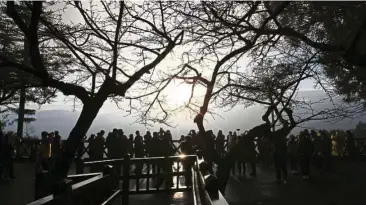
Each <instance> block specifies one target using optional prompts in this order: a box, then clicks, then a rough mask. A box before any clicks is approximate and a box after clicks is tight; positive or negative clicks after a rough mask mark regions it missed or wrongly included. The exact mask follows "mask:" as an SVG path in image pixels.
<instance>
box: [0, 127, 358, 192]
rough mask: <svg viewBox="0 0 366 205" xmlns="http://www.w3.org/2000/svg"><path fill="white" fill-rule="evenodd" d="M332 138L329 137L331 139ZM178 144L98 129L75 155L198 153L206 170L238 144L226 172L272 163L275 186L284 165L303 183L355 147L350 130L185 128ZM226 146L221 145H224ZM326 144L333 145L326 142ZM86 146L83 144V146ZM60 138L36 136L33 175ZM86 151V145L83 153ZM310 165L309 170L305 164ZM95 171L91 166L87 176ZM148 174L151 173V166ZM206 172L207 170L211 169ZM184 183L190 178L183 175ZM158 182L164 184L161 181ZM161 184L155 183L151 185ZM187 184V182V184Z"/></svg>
mask: <svg viewBox="0 0 366 205" xmlns="http://www.w3.org/2000/svg"><path fill="white" fill-rule="evenodd" d="M331 136H333V137H334V138H333V139H332V137H331ZM0 139H1V140H0V153H1V155H0V174H1V178H2V179H6V180H8V179H9V178H13V177H14V171H13V154H12V153H13V152H14V147H13V145H14V144H17V143H14V139H16V137H15V135H14V134H13V133H8V134H4V133H2V132H0ZM178 142H179V145H178V146H175V145H174V143H173V137H172V134H171V132H170V131H169V130H166V131H164V130H163V129H162V128H160V130H159V131H158V132H153V133H151V132H150V131H147V132H146V133H145V135H143V136H142V135H141V134H140V132H139V131H136V132H135V134H129V135H128V137H127V135H125V133H124V132H123V130H122V129H113V131H112V132H109V133H108V134H107V136H105V131H104V130H101V131H100V132H99V133H97V134H92V135H91V136H90V137H89V138H88V139H87V138H86V137H85V138H84V139H83V141H82V143H81V144H80V146H79V149H78V153H77V157H78V158H82V156H83V155H84V154H85V153H87V154H88V155H89V158H90V159H91V160H92V161H98V160H102V159H104V158H109V159H113V158H123V157H124V156H125V155H126V154H130V157H131V158H143V157H168V156H172V155H176V153H177V152H179V151H180V153H181V154H184V155H193V154H197V153H198V152H200V151H201V152H202V151H203V150H204V151H203V152H202V154H203V157H204V159H205V161H206V162H207V163H208V166H209V167H210V169H211V170H212V167H213V162H215V161H216V162H217V161H218V160H220V159H223V158H224V157H225V156H226V154H227V152H228V151H230V150H231V149H233V148H234V147H235V145H236V144H238V143H239V142H240V143H241V147H240V150H241V151H240V154H239V155H238V156H236V159H237V160H236V162H235V163H234V166H233V167H232V170H231V171H232V174H234V175H236V174H239V175H243V176H245V175H246V170H247V165H249V166H250V168H251V173H250V175H251V176H256V175H257V171H256V169H257V168H256V167H257V164H258V163H259V162H260V163H261V164H262V166H263V169H268V168H270V167H271V166H272V165H274V167H275V170H276V177H277V179H278V181H279V182H283V183H286V179H287V175H288V173H287V167H288V166H289V167H290V169H291V171H292V173H293V174H296V173H298V171H300V172H301V174H302V176H303V178H304V179H309V178H310V169H311V168H312V167H315V168H316V169H318V170H321V171H323V172H324V173H329V172H330V171H331V168H332V166H331V165H332V163H331V156H332V151H333V152H335V153H336V154H337V155H338V156H340V157H343V156H345V155H347V156H349V157H351V158H355V157H357V155H358V149H357V148H356V143H355V140H354V137H353V135H352V133H351V132H350V131H347V132H342V131H339V132H337V133H328V132H327V131H319V132H316V131H314V130H312V131H311V132H309V131H308V130H304V131H302V132H300V134H299V135H298V136H294V135H290V136H289V138H286V137H284V138H280V137H273V136H272V137H266V136H264V137H260V138H258V137H256V138H254V139H253V138H251V137H247V134H246V132H244V133H243V134H241V135H237V133H236V132H232V131H230V132H229V134H228V135H227V136H225V135H224V134H223V132H222V131H221V130H220V131H219V132H218V133H217V135H214V134H213V132H212V131H211V130H209V131H207V132H206V134H205V135H201V134H200V133H199V132H196V131H195V130H191V131H190V132H189V133H188V134H187V135H182V136H181V138H180V139H179V140H178ZM226 142H227V144H226ZM332 142H333V143H334V142H335V144H332ZM85 143H88V144H89V145H88V146H85ZM61 147H62V139H61V136H60V135H59V132H58V131H55V132H50V133H48V132H45V131H44V132H42V133H41V142H40V145H39V149H38V150H37V152H36V159H37V160H36V161H37V163H36V172H39V171H40V170H49V169H50V168H51V167H52V166H53V163H54V159H55V158H56V157H57V156H58V155H59V154H60V153H61ZM86 147H88V148H87V149H86ZM311 165H313V166H311ZM172 166H173V164H172V163H171V162H167V163H165V164H163V165H161V166H160V169H161V170H160V171H162V172H171V171H172ZM190 167H191V164H189V163H188V162H186V164H183V168H184V169H186V170H187V169H188V170H189V169H190ZM97 169H99V168H98V167H95V168H93V167H92V170H91V171H92V172H93V171H95V170H97ZM142 169H143V164H136V167H135V173H136V174H141V173H142ZM152 171H153V172H157V171H158V170H157V168H156V167H155V166H153V167H152ZM211 172H212V171H211ZM187 178H188V179H190V176H187ZM165 180H166V181H167V183H168V185H172V184H173V182H172V178H171V177H170V178H167V179H165ZM163 181H164V180H163ZM161 183H162V182H158V184H157V186H159V184H161ZM188 183H189V182H188Z"/></svg>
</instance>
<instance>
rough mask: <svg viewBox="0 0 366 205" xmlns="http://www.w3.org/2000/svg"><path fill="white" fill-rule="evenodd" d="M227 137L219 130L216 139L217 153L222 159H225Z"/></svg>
mask: <svg viewBox="0 0 366 205" xmlns="http://www.w3.org/2000/svg"><path fill="white" fill-rule="evenodd" d="M224 145H225V135H224V134H223V133H222V130H219V132H218V133H217V137H216V152H217V155H218V156H219V158H220V159H222V158H224Z"/></svg>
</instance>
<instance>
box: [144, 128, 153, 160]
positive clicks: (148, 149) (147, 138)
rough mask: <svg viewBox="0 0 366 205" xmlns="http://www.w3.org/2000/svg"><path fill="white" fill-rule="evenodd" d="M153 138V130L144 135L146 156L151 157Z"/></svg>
mask: <svg viewBox="0 0 366 205" xmlns="http://www.w3.org/2000/svg"><path fill="white" fill-rule="evenodd" d="M151 140H152V136H151V132H150V131H147V132H146V134H145V136H144V145H145V151H144V152H145V156H146V157H151Z"/></svg>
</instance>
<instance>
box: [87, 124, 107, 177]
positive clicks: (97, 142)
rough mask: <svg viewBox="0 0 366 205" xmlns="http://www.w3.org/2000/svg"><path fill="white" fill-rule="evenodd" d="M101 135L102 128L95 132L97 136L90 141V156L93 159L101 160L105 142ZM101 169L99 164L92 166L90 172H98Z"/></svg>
mask: <svg viewBox="0 0 366 205" xmlns="http://www.w3.org/2000/svg"><path fill="white" fill-rule="evenodd" d="M103 135H104V131H103V130H102V131H100V132H99V133H98V134H97V137H96V138H95V139H94V140H93V141H92V142H91V143H90V150H91V154H92V155H91V156H90V158H91V160H93V161H98V160H103V156H104V144H105V139H104V137H103ZM102 169H103V167H101V166H92V167H91V172H98V171H101V170H102Z"/></svg>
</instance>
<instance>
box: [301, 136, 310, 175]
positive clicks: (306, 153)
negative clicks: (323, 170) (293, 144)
mask: <svg viewBox="0 0 366 205" xmlns="http://www.w3.org/2000/svg"><path fill="white" fill-rule="evenodd" d="M312 153H313V145H312V143H311V140H310V139H309V136H307V135H306V133H304V132H301V133H300V141H299V154H300V164H301V171H302V176H303V179H309V178H310V160H311V156H312Z"/></svg>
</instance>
